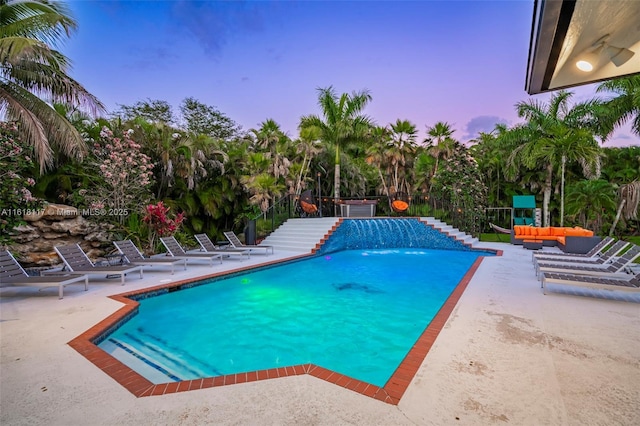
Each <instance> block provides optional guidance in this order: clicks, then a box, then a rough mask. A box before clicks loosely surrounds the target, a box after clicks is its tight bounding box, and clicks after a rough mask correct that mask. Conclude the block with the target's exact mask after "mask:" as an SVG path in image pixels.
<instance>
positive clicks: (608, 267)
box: [536, 244, 640, 278]
mask: <svg viewBox="0 0 640 426" xmlns="http://www.w3.org/2000/svg"><path fill="white" fill-rule="evenodd" d="M638 257H640V246H637V245H635V244H634V245H633V246H632V247H631V248H630V249H629V250H628V251H627V252H626V253H624V254H623V255H622V256H620V257H618V258H617V259H615V260H614V261H613V262H611V263H607V264H604V265H579V264H572V263H567V264H566V265H564V264H563V265H559V264H557V265H549V266H539V267H538V269H537V271H536V274H537V275H538V278H540V277H541V275H542V274H543V273H545V272H552V273H553V272H555V273H559V274H578V275H596V276H601V277H611V276H614V277H615V276H616V275H615V274H617V273H619V272H623V271H624V269H625V268H626V267H627V266H628V265H629V264H630V263H631V262H633V261H634V260H636V259H637V258H638Z"/></svg>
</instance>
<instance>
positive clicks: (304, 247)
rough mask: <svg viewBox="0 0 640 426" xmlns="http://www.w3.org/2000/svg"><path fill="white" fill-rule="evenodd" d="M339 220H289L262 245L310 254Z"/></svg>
mask: <svg viewBox="0 0 640 426" xmlns="http://www.w3.org/2000/svg"><path fill="white" fill-rule="evenodd" d="M339 220H340V218H337V217H324V218H322V217H321V218H295V219H289V220H287V221H286V222H285V223H283V224H282V225H281V226H280V227H279V228H278V229H276V230H275V231H274V232H272V233H271V235H269V236H268V237H267V238H265V239H264V242H263V243H264V244H266V245H270V246H273V247H274V249H275V250H276V251H279V250H282V251H292V252H300V253H310V252H311V250H312V249H314V248H316V244H318V243H319V242H320V241H321V240H322V239H323V238H324V237H325V236H326V235H327V234H328V232H329V231H330V230H331V228H333V227H334V226H335V225H336V224H337V223H338V221H339Z"/></svg>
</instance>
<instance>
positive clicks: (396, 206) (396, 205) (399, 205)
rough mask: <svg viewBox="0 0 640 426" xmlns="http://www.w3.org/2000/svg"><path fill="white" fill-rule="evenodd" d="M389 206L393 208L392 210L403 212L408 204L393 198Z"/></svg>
mask: <svg viewBox="0 0 640 426" xmlns="http://www.w3.org/2000/svg"><path fill="white" fill-rule="evenodd" d="M391 208H393V210H395V211H397V212H403V211H405V210H406V209H408V208H409V204H408V203H406V202H404V201H402V200H395V201H394V202H393V203H391Z"/></svg>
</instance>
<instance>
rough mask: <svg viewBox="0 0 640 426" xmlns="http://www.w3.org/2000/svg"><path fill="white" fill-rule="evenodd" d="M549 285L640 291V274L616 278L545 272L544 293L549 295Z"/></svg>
mask: <svg viewBox="0 0 640 426" xmlns="http://www.w3.org/2000/svg"><path fill="white" fill-rule="evenodd" d="M547 284H560V285H569V286H578V287H586V288H593V289H603V290H619V291H631V292H635V291H640V272H638V273H636V274H635V275H632V274H626V273H620V274H617V275H616V276H613V275H612V276H609V277H606V278H605V277H594V276H590V275H577V274H556V273H552V272H545V273H543V274H542V284H541V286H542V293H543V294H547Z"/></svg>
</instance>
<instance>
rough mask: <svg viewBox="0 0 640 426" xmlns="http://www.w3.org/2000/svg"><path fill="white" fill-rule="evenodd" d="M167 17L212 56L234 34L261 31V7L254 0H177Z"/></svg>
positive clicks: (218, 51)
mask: <svg viewBox="0 0 640 426" xmlns="http://www.w3.org/2000/svg"><path fill="white" fill-rule="evenodd" d="M171 18H172V22H173V25H174V26H175V27H177V28H176V29H177V30H179V31H183V32H186V33H188V34H190V35H191V36H193V37H194V38H195V40H196V42H197V43H199V44H200V45H201V46H202V48H203V50H204V51H205V53H206V54H207V55H209V56H211V57H213V58H219V57H220V56H221V55H222V52H223V50H224V47H225V45H226V44H227V43H228V42H229V41H230V40H232V39H233V38H234V37H237V36H239V35H247V34H249V35H250V34H257V33H260V32H262V31H263V30H264V24H263V22H264V18H263V14H262V10H261V9H260V4H259V3H256V2H242V1H233V2H231V1H229V2H205V1H202V2H192V1H178V2H175V3H174V5H173V7H172V8H171Z"/></svg>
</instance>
